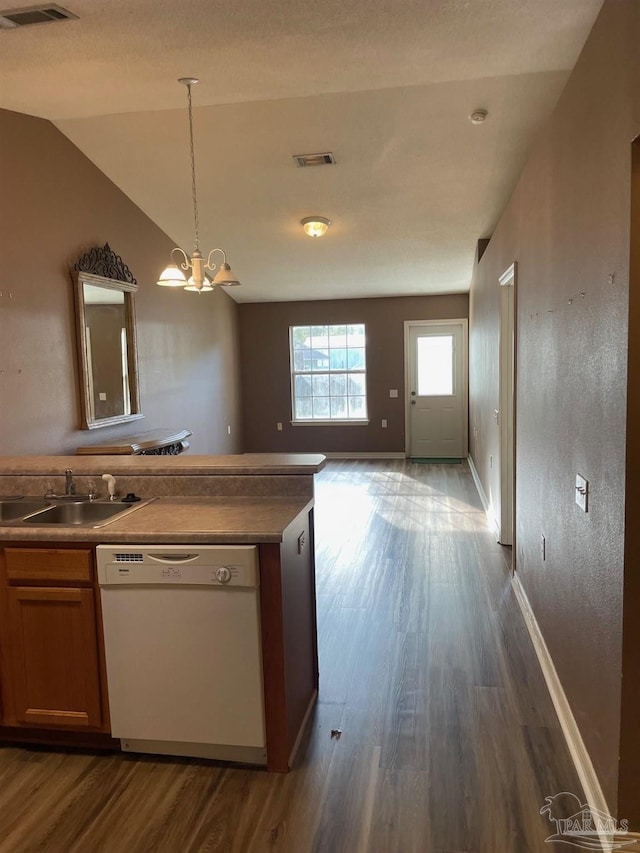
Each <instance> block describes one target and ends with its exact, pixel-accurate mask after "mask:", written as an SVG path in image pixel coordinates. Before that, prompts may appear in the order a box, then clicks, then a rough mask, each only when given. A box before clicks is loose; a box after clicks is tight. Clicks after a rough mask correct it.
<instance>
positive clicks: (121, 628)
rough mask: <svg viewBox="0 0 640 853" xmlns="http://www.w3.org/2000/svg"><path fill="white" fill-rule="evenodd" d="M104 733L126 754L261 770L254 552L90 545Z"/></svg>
mask: <svg viewBox="0 0 640 853" xmlns="http://www.w3.org/2000/svg"><path fill="white" fill-rule="evenodd" d="M97 564H98V578H99V583H100V594H101V600H102V618H103V625H104V642H105V654H106V663H107V684H108V688H109V710H110V714H111V731H112V734H113V736H114V737H116V738H120V740H121V743H122V749H123V750H125V751H130V752H147V753H159V754H164V755H184V756H195V757H201V758H217V759H222V760H225V761H240V762H246V763H251V764H266V745H265V744H266V741H265V724H264V697H263V688H262V653H261V640H260V607H259V595H258V592H259V590H258V587H259V572H258V555H257V548H256V546H255V545H197V546H192V545H158V546H156V547H154V546H144V547H143V546H137V545H99V546H98V548H97Z"/></svg>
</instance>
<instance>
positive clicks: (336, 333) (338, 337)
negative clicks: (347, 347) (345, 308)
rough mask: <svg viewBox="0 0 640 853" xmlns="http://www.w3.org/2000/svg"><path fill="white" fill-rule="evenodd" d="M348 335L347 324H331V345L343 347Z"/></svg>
mask: <svg viewBox="0 0 640 853" xmlns="http://www.w3.org/2000/svg"><path fill="white" fill-rule="evenodd" d="M346 337H347V327H346V326H329V346H332V347H334V346H338V347H343V346H344V342H345V340H346Z"/></svg>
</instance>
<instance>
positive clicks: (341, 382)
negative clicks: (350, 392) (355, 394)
mask: <svg viewBox="0 0 640 853" xmlns="http://www.w3.org/2000/svg"><path fill="white" fill-rule="evenodd" d="M346 393H347V375H346V373H333V374H331V396H332V397H343V396H344V395H345V394H346Z"/></svg>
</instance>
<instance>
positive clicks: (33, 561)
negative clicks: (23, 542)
mask: <svg viewBox="0 0 640 853" xmlns="http://www.w3.org/2000/svg"><path fill="white" fill-rule="evenodd" d="M91 554H92V552H91V550H90V549H88V548H87V549H86V550H85V549H78V550H73V551H72V550H58V549H54V550H44V549H42V548H6V549H5V559H6V565H7V580H8V581H9V582H11V581H20V582H22V581H39V582H40V583H42V582H43V581H51V582H56V583H68V582H73V583H82V582H83V581H84V582H86V583H91V581H92V579H93V561H92V557H91Z"/></svg>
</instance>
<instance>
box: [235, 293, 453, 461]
mask: <svg viewBox="0 0 640 853" xmlns="http://www.w3.org/2000/svg"><path fill="white" fill-rule="evenodd" d="M239 307H240V341H241V359H242V403H243V415H244V425H245V430H244V443H245V449H246V450H247V451H254V452H257V451H271V452H274V451H276V452H277V451H308V452H313V451H318V452H356V453H364V452H370V453H371V452H373V453H383V452H390V451H391V452H401V451H403V450H404V321H405V320H443V319H453V318H463V317H467V316H468V297H467V295H466V294H455V295H452V296H418V297H410V296H407V297H392V298H388V299H341V300H327V301H322V302H269V303H256V304H244V305H240V306H239ZM328 323H333V324H338V323H364V324H365V325H366V334H367V395H368V400H367V403H368V410H369V419H370V422H369V424H368V425H367V426H342V427H341V426H306V425H305V426H292V425H291V423H290V421H291V384H290V378H289V326H303V325H307V324H315V325H319V324H328ZM392 388H396V389H397V390H398V398H397V399H390V398H389V390H390V389H392ZM383 418H384V419H386V420H387V424H388V426H387V428H386V429H382V426H381V421H382V419H383ZM277 422H281V423H282V424H283V430H282V432H277V431H276V423H277Z"/></svg>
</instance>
